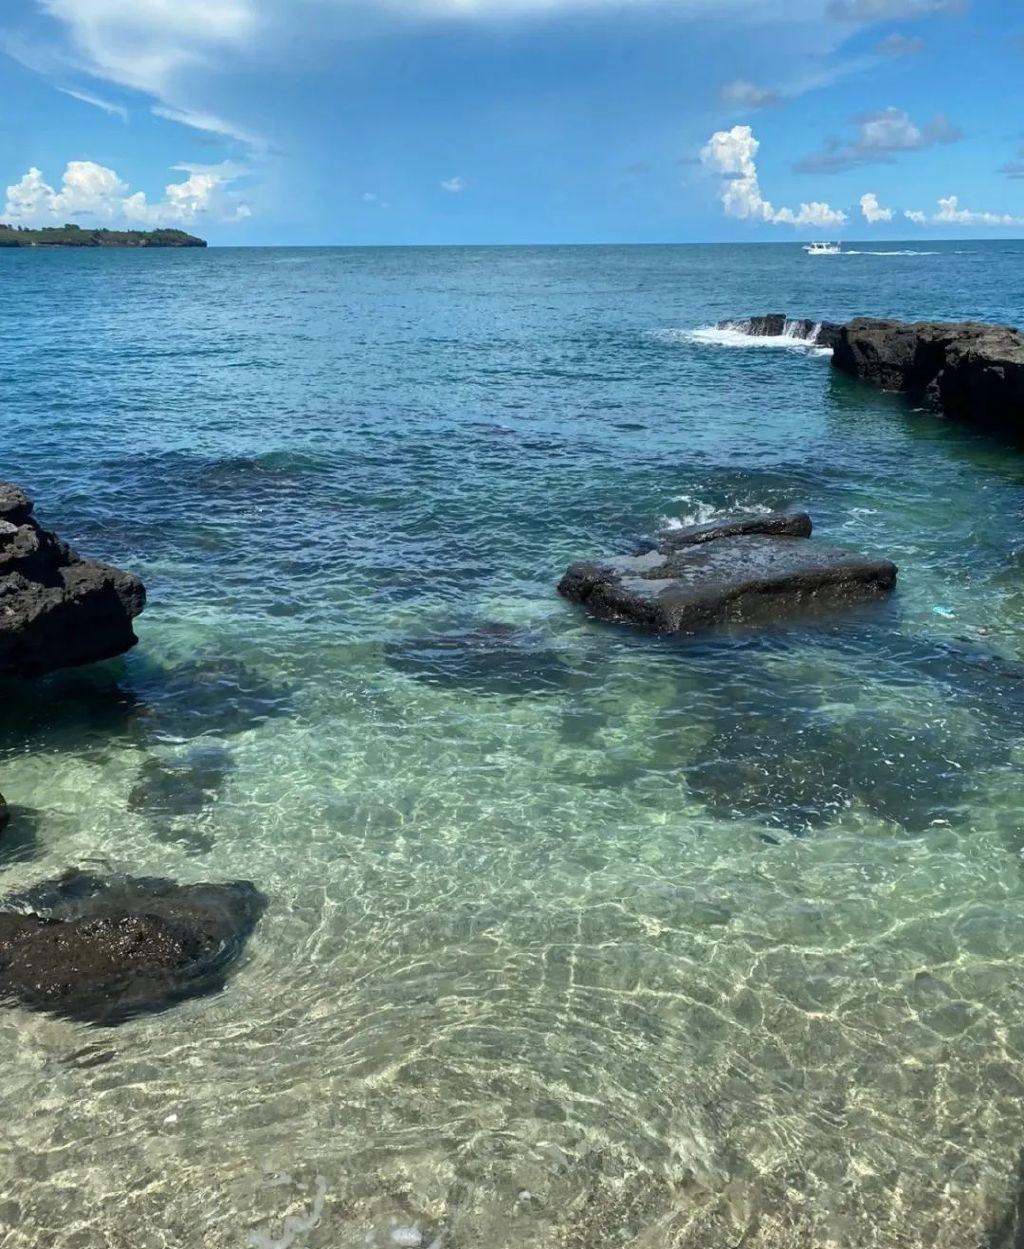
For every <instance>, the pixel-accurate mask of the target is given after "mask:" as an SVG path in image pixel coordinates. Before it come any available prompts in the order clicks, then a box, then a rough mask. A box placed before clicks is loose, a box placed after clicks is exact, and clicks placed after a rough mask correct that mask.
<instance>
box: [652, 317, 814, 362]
mask: <svg viewBox="0 0 1024 1249" xmlns="http://www.w3.org/2000/svg"><path fill="white" fill-rule="evenodd" d="M743 327H744V322H742V321H734V322H730V323H729V324H727V325H722V326H717V325H708V326H704V327H702V328H701V329H697V330H671V331H666V334H665V337H667V338H670V339H673V340H675V341H677V342H687V343H699V344H700V345H701V346H705V347H769V348H780V347H781V348H785V349H786V350H788V351H801V352H804V353H805V354H807V355H813V356H830V355H831V354H832V348H831V347H820V346H818V344H817V343H816V342H815V341H814V339H813V337H811V338H808V337H805V336H804V335H803V334H802V333H800V329H801V328H802V327H801V326H800V323H799V322H787V323H786V332H785V333H783V334H751V333H750V332H749V331H748V330H746V329H744V328H743Z"/></svg>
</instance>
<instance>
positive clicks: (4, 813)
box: [0, 794, 11, 833]
mask: <svg viewBox="0 0 1024 1249" xmlns="http://www.w3.org/2000/svg"><path fill="white" fill-rule="evenodd" d="M10 822H11V812H10V810H9V808H8V806H7V800H6V798H4V796H3V794H0V833H2V832H3V831H4V829H5V828H6V827H7V825H8V824H10Z"/></svg>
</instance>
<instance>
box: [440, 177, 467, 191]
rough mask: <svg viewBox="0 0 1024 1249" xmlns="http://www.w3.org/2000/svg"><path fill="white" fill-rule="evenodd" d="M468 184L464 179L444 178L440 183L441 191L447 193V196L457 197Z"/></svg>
mask: <svg viewBox="0 0 1024 1249" xmlns="http://www.w3.org/2000/svg"><path fill="white" fill-rule="evenodd" d="M468 185H469V184H468V183H467V182H466V179H465V178H458V177H456V178H444V179H443V180H442V182H441V190H442V191H447V192H448V193H449V195H458V193H459V192H460V191H464V190H465V189H466V187H467V186H468Z"/></svg>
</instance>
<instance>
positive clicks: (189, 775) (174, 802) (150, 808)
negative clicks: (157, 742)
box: [128, 744, 234, 818]
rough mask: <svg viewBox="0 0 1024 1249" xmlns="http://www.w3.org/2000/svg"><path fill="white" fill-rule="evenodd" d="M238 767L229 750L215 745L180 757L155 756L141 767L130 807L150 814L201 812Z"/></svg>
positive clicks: (165, 815) (163, 815)
mask: <svg viewBox="0 0 1024 1249" xmlns="http://www.w3.org/2000/svg"><path fill="white" fill-rule="evenodd" d="M233 768H234V761H233V760H232V758H231V754H230V752H229V751H227V750H225V749H224V748H223V747H222V746H217V745H213V744H208V745H200V746H196V747H194V748H193V749H192V750H190V751H188V752H187V753H186V754H184V755H182V756H180V757H170V758H163V757H159V758H158V757H156V756H154V757H152V758H149V759H147V760H146V761H145V763H143V765H142V767H141V768H140V769H139V779H138V781H137V782H136V784H135V785H134V787H133V788H132V791H131V793H130V794H129V795H128V806H129V807H130V808H131V809H132V810H133V811H141V812H144V813H145V814H146V815H148V816H150V817H154V818H156V817H162V818H173V817H175V816H181V815H198V814H199V813H200V812H201V811H203V810H204V809H205V808H206V807H208V806H209V805H210V803H211V802H213V801H214V799H215V798H216V797H217V794H218V793H219V791H220V789H221V787H222V786H223V784H224V780H225V778H226V777H227V776H228V774H229V773H230V772H231V771H232V770H233Z"/></svg>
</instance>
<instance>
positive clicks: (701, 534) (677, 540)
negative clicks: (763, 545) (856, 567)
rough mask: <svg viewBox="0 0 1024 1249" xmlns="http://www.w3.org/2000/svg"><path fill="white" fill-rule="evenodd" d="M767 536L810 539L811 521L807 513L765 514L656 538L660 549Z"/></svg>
mask: <svg viewBox="0 0 1024 1249" xmlns="http://www.w3.org/2000/svg"><path fill="white" fill-rule="evenodd" d="M745 533H746V534H751V533H755V534H767V535H770V536H772V537H776V538H809V537H810V536H811V518H810V516H808V515H807V513H806V512H765V513H764V514H763V515H760V514H754V515H751V516H730V517H728V518H727V519H725V520H716V521H712V522H710V524H706V525H685V526H683V527H682V528H680V529H665V530H663V531H662V532H661V533H660V534H658V542H659V544H660V546H661V548H662V549H666V548H672V547H680V546H699V545H700V544H701V543H702V542H714V541H715V540H716V539H717V538H736V537H739V535H740V534H745Z"/></svg>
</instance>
